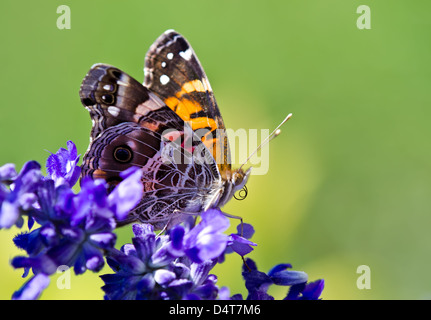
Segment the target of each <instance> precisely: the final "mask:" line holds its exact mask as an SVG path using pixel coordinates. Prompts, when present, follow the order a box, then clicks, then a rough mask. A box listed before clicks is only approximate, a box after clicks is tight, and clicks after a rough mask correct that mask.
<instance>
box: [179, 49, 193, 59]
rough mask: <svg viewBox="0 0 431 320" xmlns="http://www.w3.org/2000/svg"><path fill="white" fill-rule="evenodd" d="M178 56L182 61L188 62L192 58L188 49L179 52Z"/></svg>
mask: <svg viewBox="0 0 431 320" xmlns="http://www.w3.org/2000/svg"><path fill="white" fill-rule="evenodd" d="M180 56H181V57H182V58H183V59H184V60H187V61H189V60H190V59H191V57H192V50H190V48H188V49H187V50H186V51H181V52H180Z"/></svg>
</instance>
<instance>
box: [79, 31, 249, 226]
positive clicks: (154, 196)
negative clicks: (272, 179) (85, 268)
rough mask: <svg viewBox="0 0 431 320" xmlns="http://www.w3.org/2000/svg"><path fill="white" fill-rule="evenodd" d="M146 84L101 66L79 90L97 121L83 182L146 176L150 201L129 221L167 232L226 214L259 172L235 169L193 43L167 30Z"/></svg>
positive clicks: (151, 58) (153, 51) (149, 58)
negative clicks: (138, 171)
mask: <svg viewBox="0 0 431 320" xmlns="http://www.w3.org/2000/svg"><path fill="white" fill-rule="evenodd" d="M144 79H145V80H144V83H143V84H141V83H139V82H138V81H137V80H135V79H134V78H132V77H131V76H129V75H128V74H126V73H125V72H123V71H121V70H120V69H118V68H116V67H113V66H110V65H107V64H95V65H93V66H92V67H91V69H90V71H89V72H88V73H87V75H86V76H85V78H84V80H83V82H82V85H81V89H80V92H79V95H80V98H81V102H82V104H83V105H84V107H85V108H87V109H88V111H89V113H90V117H91V120H92V123H93V125H92V129H91V133H90V145H89V147H88V150H87V151H86V153H85V155H84V158H83V164H82V171H81V178H83V177H85V176H90V177H91V178H93V179H104V180H105V181H106V182H107V184H108V186H109V189H110V190H112V189H113V188H114V187H115V185H117V184H118V183H119V182H120V181H121V180H122V178H121V176H120V173H121V172H123V171H124V170H126V169H128V168H130V167H131V166H137V167H140V168H142V171H143V177H142V181H143V185H144V191H143V197H142V199H141V200H140V202H139V203H138V205H137V206H136V207H135V209H133V210H132V211H131V212H130V214H129V216H128V218H127V219H126V220H125V221H121V222H119V223H120V225H124V224H128V223H132V222H144V223H150V224H152V225H154V227H155V228H156V229H163V228H165V227H166V226H167V225H174V224H176V223H179V222H181V221H182V220H184V218H185V217H186V216H187V215H190V214H191V215H198V214H199V213H200V212H202V211H205V210H208V209H210V208H220V207H222V206H223V205H225V204H226V203H227V202H228V201H229V200H230V199H231V198H232V197H233V196H234V194H235V193H236V192H237V191H239V190H241V189H243V187H244V186H245V184H246V183H247V181H248V178H249V176H250V172H251V168H249V169H248V170H246V171H244V170H243V169H242V168H239V169H232V167H231V154H230V149H229V142H228V137H227V135H226V130H225V129H226V128H225V125H224V123H223V119H222V117H221V114H220V110H219V108H218V106H217V103H216V100H215V98H214V94H213V91H212V89H211V86H210V84H209V81H208V78H207V76H206V74H205V72H204V70H203V68H202V66H201V63H200V62H199V60H198V58H197V56H196V54H195V52H194V50H193V49H192V47H191V46H190V44H189V43H188V41H187V40H186V39H185V38H184V37H183V36H182V35H181V34H179V33H177V32H176V31H174V30H168V31H166V32H164V33H163V34H162V35H161V36H160V37H159V38H158V39H157V40H156V41H155V42H154V43H153V44H152V45H151V47H150V49H149V51H148V52H147V54H146V57H145V67H144Z"/></svg>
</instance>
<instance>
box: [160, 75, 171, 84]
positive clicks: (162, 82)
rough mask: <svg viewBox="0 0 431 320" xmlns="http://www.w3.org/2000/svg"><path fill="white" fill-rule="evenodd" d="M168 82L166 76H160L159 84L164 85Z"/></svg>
mask: <svg viewBox="0 0 431 320" xmlns="http://www.w3.org/2000/svg"><path fill="white" fill-rule="evenodd" d="M169 81H170V79H169V77H168V76H167V75H166V74H162V75H161V76H160V83H161V84H163V85H165V84H167V83H168V82H169Z"/></svg>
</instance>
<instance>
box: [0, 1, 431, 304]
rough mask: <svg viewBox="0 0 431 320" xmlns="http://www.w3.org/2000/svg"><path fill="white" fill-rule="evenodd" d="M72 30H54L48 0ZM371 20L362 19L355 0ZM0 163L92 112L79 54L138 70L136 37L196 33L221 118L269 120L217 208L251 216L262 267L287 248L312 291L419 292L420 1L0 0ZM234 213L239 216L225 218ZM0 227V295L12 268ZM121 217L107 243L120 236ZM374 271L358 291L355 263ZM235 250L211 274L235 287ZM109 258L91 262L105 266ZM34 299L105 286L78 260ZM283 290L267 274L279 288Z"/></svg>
mask: <svg viewBox="0 0 431 320" xmlns="http://www.w3.org/2000/svg"><path fill="white" fill-rule="evenodd" d="M62 4H65V5H68V6H69V7H70V9H71V29H70V30H59V29H58V28H57V26H56V21H57V18H58V16H59V14H57V13H56V10H57V7H58V6H59V5H62ZM363 4H365V5H369V7H370V9H371V27H372V29H371V30H359V29H358V28H357V26H356V20H357V18H358V17H359V14H357V13H356V9H357V7H358V6H359V5H363ZM0 7H1V9H0V30H1V32H0V46H1V50H0V61H1V71H2V73H1V77H0V90H1V91H0V92H1V114H0V141H1V144H0V146H1V152H0V164H4V163H8V162H13V163H16V164H17V169H20V168H21V166H22V164H23V163H24V162H26V161H27V160H31V159H34V160H37V161H39V162H40V163H42V164H44V162H45V160H46V158H47V156H48V155H49V153H48V152H47V151H46V150H49V151H52V152H55V151H57V150H58V148H60V147H65V146H66V141H67V140H73V141H74V142H75V143H76V144H77V146H78V150H79V152H80V153H81V154H84V152H85V150H86V148H87V146H88V137H89V131H90V127H91V121H90V118H89V115H88V112H87V111H86V110H85V109H84V108H83V107H82V105H81V103H80V100H79V96H78V91H79V87H80V84H81V81H82V79H83V77H84V76H85V74H86V73H87V71H88V70H89V68H90V66H91V65H93V64H94V63H97V62H104V63H109V64H112V65H115V66H117V67H119V68H121V69H123V70H124V71H126V72H127V73H129V74H130V75H132V76H134V77H135V78H136V79H138V80H139V81H142V80H143V70H142V69H143V64H144V56H145V53H146V51H147V50H148V48H149V46H150V45H151V44H152V42H153V41H154V40H155V39H156V38H157V37H158V36H159V35H160V34H161V33H162V32H163V31H165V30H166V29H171V28H173V29H175V30H177V31H179V32H181V33H182V34H183V35H184V36H185V37H186V38H187V39H188V40H189V41H190V42H191V44H192V45H193V48H194V49H195V51H196V53H197V55H198V56H199V59H200V61H201V62H202V64H203V66H204V68H205V70H206V73H207V75H208V77H209V79H210V82H211V85H212V87H213V90H214V92H215V95H216V98H217V101H218V104H219V107H220V110H221V113H222V115H223V117H224V120H225V123H226V126H227V127H229V128H233V129H239V128H245V129H272V128H274V127H275V126H276V125H277V124H278V123H279V122H280V121H281V120H282V119H283V118H284V117H285V116H286V114H287V113H289V112H292V113H293V118H292V119H291V120H290V121H289V122H288V124H286V125H285V127H284V128H283V133H282V135H281V136H280V137H278V138H277V139H276V140H274V141H273V142H271V144H270V146H269V148H270V157H269V172H268V174H266V175H264V176H252V177H251V179H250V182H249V184H248V189H249V196H248V197H247V199H246V200H244V201H236V200H232V201H231V202H230V203H229V204H228V205H226V206H225V207H224V208H223V210H224V211H226V212H228V213H230V214H235V215H240V216H242V217H243V218H244V219H245V222H249V223H252V224H253V225H254V226H255V229H256V234H255V236H254V238H253V240H254V241H255V242H257V243H258V247H257V248H256V249H255V251H254V252H253V253H251V254H250V257H251V258H253V259H254V260H255V261H256V262H257V264H258V267H259V269H261V270H262V271H268V270H269V269H270V268H271V267H272V266H273V265H275V264H278V263H287V262H289V263H291V264H293V267H294V269H295V270H303V271H305V272H307V273H308V275H309V278H310V280H315V279H318V278H324V279H325V283H326V286H325V289H324V291H323V295H322V297H323V298H324V299H426V298H430V297H431V273H430V271H429V270H430V267H431V248H430V245H431V234H430V232H429V230H430V226H431V210H430V208H431V179H430V178H431V165H430V156H431V148H430V125H429V122H430V119H431V108H430V102H431V96H430V93H429V92H430V88H431V80H430V79H431V78H430V76H431V63H430V57H431V42H430V39H431V19H430V18H429V14H430V12H431V4H430V3H429V2H426V1H419V0H417V1H407V0H403V1H401V0H390V1H389V0H373V1H369V0H363V1H357V0H324V1H322V0H307V1H304V0H289V1H269V0H265V1H250V0H248V1H239V0H230V1H227V0H218V1H189V0H184V1H177V0H176V1H172V0H169V1H168V0H165V1H155V0H154V1H153V0H151V1H143V0H139V1H121V2H120V1H115V2H114V1H86V2H84V1H51V0H50V1H29V0H27V1H10V0H7V1H6V0H3V1H2V2H1V5H0ZM232 225H236V221H232ZM19 232H20V230H19V229H17V228H12V229H11V230H2V231H1V232H0V243H1V245H0V250H1V251H0V298H2V299H9V298H10V296H11V294H12V293H13V291H15V290H16V289H18V288H19V287H20V286H21V284H22V283H23V282H24V279H22V278H21V270H13V269H12V268H11V267H10V265H9V261H10V259H11V258H12V257H14V256H15V255H16V254H18V253H19V252H18V250H17V249H15V248H13V245H12V242H11V239H12V237H13V236H14V235H15V234H17V233H19ZM130 237H131V231H130V228H127V227H126V228H123V229H121V231H119V240H118V243H119V244H123V243H126V242H130ZM360 265H367V266H369V267H370V270H371V289H368V290H367V289H364V290H359V289H358V287H357V285H356V282H357V279H358V277H359V274H357V272H356V271H357V267H358V266H360ZM240 268H241V260H240V259H239V258H238V257H236V256H233V255H231V256H228V257H227V261H226V262H225V263H224V264H222V265H220V266H219V267H217V269H216V270H215V273H216V274H217V275H218V276H219V284H220V285H227V286H229V287H230V289H231V293H232V294H234V293H238V292H240V293H243V294H244V293H245V292H246V290H245V288H244V286H243V281H242V279H241V275H240ZM109 272H110V269H109V268H105V269H104V270H103V272H102V273H109ZM56 281H57V276H53V278H52V282H51V286H50V287H49V289H47V290H46V292H45V293H44V294H43V296H42V299H101V298H102V296H103V293H102V291H101V290H100V286H101V285H102V281H101V280H100V279H99V278H98V275H96V274H92V273H90V272H87V273H86V274H84V275H82V276H79V277H76V276H73V277H72V280H71V289H70V290H59V289H58V288H57V286H56ZM285 291H286V289H285V288H283V287H281V288H271V290H270V292H271V293H272V294H274V295H275V296H276V297H277V298H281V297H282V296H283V295H284V294H285Z"/></svg>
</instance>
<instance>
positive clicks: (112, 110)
mask: <svg viewBox="0 0 431 320" xmlns="http://www.w3.org/2000/svg"><path fill="white" fill-rule="evenodd" d="M108 112H109V113H110V114H111V115H113V116H114V117H118V115H119V114H120V109H119V108H118V107H113V106H110V107H108Z"/></svg>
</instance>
